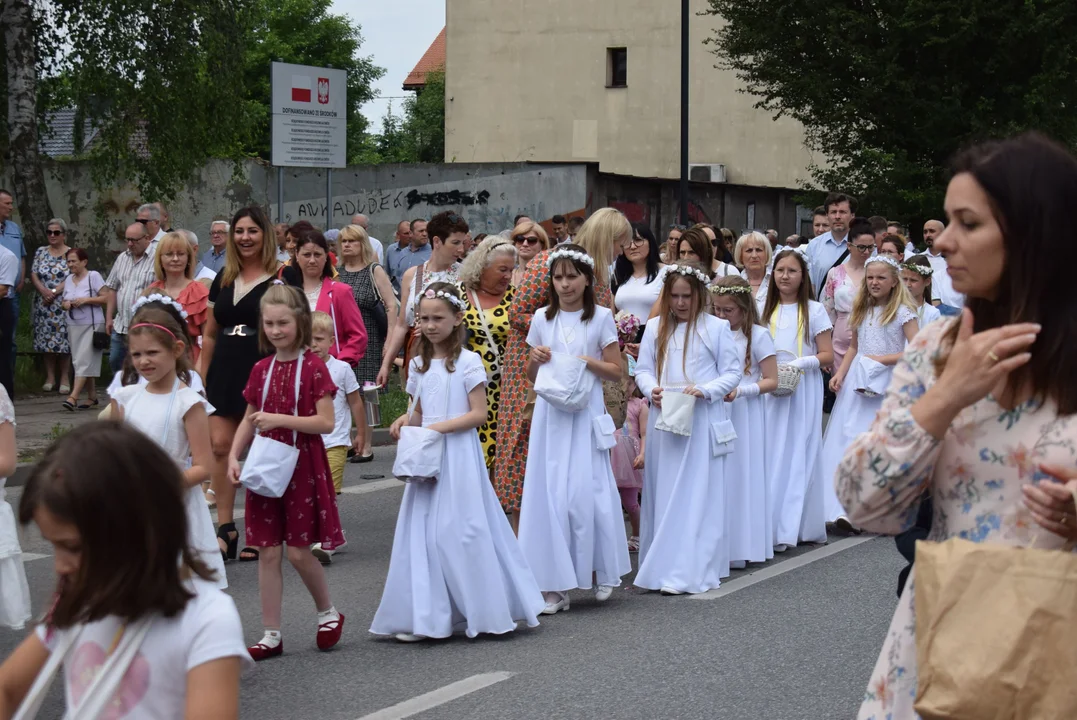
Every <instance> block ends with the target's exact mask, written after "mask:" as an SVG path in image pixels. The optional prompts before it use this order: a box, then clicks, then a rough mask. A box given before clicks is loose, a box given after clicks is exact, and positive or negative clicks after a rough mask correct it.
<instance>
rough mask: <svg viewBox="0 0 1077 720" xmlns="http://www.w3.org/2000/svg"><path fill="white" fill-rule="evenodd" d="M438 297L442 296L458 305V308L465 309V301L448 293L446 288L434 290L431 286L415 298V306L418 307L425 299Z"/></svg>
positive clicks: (443, 298)
mask: <svg viewBox="0 0 1077 720" xmlns="http://www.w3.org/2000/svg"><path fill="white" fill-rule="evenodd" d="M437 298H441V299H442V300H448V301H449V302H450V303H452V304H453V305H454V306H456V309H457V310H463V309H464V301H463V300H461V299H460V298H458V297H456V296H455V295H453V294H452V293H447V292H445V291H444V290H438V291H434V290H431V289H430V288H427V289H426V290H425V291H424V292H421V293H419V297H417V298H415V307H416V308H418V307H419V303H421V302H422V301H423V300H435V299H437Z"/></svg>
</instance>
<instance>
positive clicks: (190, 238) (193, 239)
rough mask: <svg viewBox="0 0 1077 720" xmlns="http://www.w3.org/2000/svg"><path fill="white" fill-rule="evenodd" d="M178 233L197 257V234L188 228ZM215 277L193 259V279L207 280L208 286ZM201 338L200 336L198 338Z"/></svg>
mask: <svg viewBox="0 0 1077 720" xmlns="http://www.w3.org/2000/svg"><path fill="white" fill-rule="evenodd" d="M179 233H180V234H181V235H183V237H185V238H187V242H189V243H190V244H191V249H192V250H194V256H195V258H197V257H198V236H197V235H195V234H194V233H193V232H191V231H190V230H180V231H179ZM215 277H217V273H215V272H214V271H213V270H210V269H209V268H208V267H206V266H205V265H203V264H202V262H201V261H200V260H195V266H194V279H195V280H207V281H208V282H207V283H205V284H206V287H209V283H211V282H213V278H215ZM199 339H201V338H199Z"/></svg>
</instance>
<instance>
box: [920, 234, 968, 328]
mask: <svg viewBox="0 0 1077 720" xmlns="http://www.w3.org/2000/svg"><path fill="white" fill-rule="evenodd" d="M945 229H946V226H945V225H944V224H943V223H942V222H941V221H939V220H928V221H927V222H925V223H924V244H925V245H927V251H926V252H925V253H924V255H926V256H927V261H928V262H929V263H931V300H932V302H933V303H934V305H935V306H936V307H938V308H939V312H941V313H942V314H943V315H947V316H950V315H958V314H960V312H961V308H963V307H965V296H964V295H962V294H961V293H959V292H957V291H956V290H954V283H953V280H951V279H950V273H948V272H946V257H945V256H944V255H940V254H938V253H936V252H935V238H937V237H938V236H939V235H941V234H942V231H943V230H945Z"/></svg>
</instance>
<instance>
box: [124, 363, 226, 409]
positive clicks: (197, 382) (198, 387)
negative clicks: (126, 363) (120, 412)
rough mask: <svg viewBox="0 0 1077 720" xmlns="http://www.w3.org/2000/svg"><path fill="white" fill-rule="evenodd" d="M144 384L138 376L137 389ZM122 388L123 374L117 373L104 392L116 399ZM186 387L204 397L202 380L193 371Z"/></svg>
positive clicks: (204, 390) (143, 380)
mask: <svg viewBox="0 0 1077 720" xmlns="http://www.w3.org/2000/svg"><path fill="white" fill-rule="evenodd" d="M145 384H146V378H144V377H142V376H141V375H139V376H138V383H137V385H138V386H139V387H142V386H143V385H145ZM122 387H123V373H122V372H118V373H116V374H115V375H113V376H112V382H110V383H109V384H108V390H107V391H106V392H107V393H108V396H109V397H110V398H112V397H116V392H117V391H118V390H119V389H120V388H122ZM188 387H189V388H191V389H192V390H194V391H195V392H196V393H198V394H199V395H203V396H204V395H205V394H206V386H205V385H203V384H202V378H201V377H199V376H198V373H196V372H195V371H194V370H192V371H191V382H190V384H189V385H188ZM207 412H208V411H207Z"/></svg>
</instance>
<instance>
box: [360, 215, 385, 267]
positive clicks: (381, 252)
mask: <svg viewBox="0 0 1077 720" xmlns="http://www.w3.org/2000/svg"><path fill="white" fill-rule="evenodd" d="M369 222H370V219H369V218H367V216H366V215H364V214H363V213H358V214H356V215H352V225H358V226H359V227H361V228H363V229H364V230H366V229H367V224H368V223H369ZM366 236H367V237H368V238H370V245H371V247H373V248H374V254H375V255H377V256H378V264H379V265H382V266H384V265H385V247H384V246H383V245H382V244H381V240H378V239H377V238H376V237H374V236H373V235H371V234H370V232H369V231H368V232H367V234H366Z"/></svg>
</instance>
